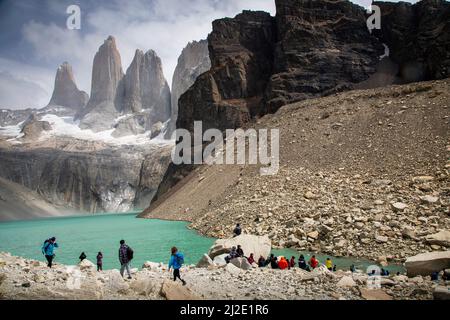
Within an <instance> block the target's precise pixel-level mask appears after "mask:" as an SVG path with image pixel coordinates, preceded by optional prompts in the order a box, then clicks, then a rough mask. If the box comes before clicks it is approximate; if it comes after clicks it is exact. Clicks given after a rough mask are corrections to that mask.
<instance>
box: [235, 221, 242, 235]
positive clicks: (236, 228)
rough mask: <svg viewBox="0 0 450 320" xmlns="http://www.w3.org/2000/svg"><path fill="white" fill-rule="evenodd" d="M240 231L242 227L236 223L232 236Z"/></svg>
mask: <svg viewBox="0 0 450 320" xmlns="http://www.w3.org/2000/svg"><path fill="white" fill-rule="evenodd" d="M241 233H242V228H241V225H240V224H239V223H238V224H237V225H236V227H235V228H234V230H233V237H237V236H240V235H241Z"/></svg>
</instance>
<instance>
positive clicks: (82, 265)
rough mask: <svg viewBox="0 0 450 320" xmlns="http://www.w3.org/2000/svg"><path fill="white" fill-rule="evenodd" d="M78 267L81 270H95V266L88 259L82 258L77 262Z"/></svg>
mask: <svg viewBox="0 0 450 320" xmlns="http://www.w3.org/2000/svg"><path fill="white" fill-rule="evenodd" d="M78 267H79V268H80V270H81V271H89V270H95V268H96V266H95V264H94V263H92V262H91V261H89V260H88V259H84V260H83V261H81V262H80V263H79V264H78Z"/></svg>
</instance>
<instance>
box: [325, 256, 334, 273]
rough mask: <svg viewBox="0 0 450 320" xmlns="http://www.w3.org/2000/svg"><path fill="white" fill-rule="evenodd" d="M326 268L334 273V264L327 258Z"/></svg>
mask: <svg viewBox="0 0 450 320" xmlns="http://www.w3.org/2000/svg"><path fill="white" fill-rule="evenodd" d="M325 267H327V269H328V270H330V271H333V262H332V261H331V259H330V258H327V260H326V261H325Z"/></svg>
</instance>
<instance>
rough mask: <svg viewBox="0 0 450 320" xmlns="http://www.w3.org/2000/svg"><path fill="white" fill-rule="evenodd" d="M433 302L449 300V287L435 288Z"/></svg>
mask: <svg viewBox="0 0 450 320" xmlns="http://www.w3.org/2000/svg"><path fill="white" fill-rule="evenodd" d="M433 298H434V300H450V287H445V286H437V287H436V288H435V289H434V291H433Z"/></svg>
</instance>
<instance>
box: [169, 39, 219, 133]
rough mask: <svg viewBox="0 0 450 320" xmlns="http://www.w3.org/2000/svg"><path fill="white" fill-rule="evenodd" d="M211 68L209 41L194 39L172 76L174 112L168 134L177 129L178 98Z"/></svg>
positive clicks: (182, 55) (180, 57)
mask: <svg viewBox="0 0 450 320" xmlns="http://www.w3.org/2000/svg"><path fill="white" fill-rule="evenodd" d="M210 68H211V60H210V59H209V51H208V41H206V40H200V41H192V42H190V43H189V44H188V45H187V46H186V47H185V48H184V49H183V51H182V52H181V55H180V56H179V58H178V63H177V66H176V68H175V71H174V73H173V78H172V95H171V96H172V99H171V100H172V102H171V103H172V112H171V122H170V126H169V130H168V131H167V136H170V135H171V133H172V132H173V130H174V129H175V125H176V120H177V117H178V99H179V98H180V96H181V95H182V94H183V93H185V92H186V90H187V89H189V87H190V86H192V85H193V84H194V82H195V80H196V79H197V77H198V76H199V75H200V74H202V73H204V72H206V71H208V70H209V69H210Z"/></svg>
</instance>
